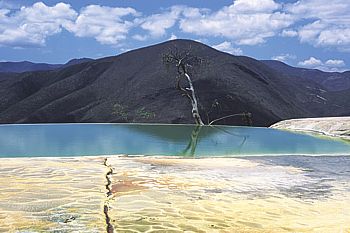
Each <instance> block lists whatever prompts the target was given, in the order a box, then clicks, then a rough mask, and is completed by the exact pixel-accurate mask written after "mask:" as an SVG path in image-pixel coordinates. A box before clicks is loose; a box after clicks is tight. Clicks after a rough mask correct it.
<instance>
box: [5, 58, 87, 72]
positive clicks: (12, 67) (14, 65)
mask: <svg viewBox="0 0 350 233" xmlns="http://www.w3.org/2000/svg"><path fill="white" fill-rule="evenodd" d="M88 61H92V59H90V58H81V59H73V60H70V61H69V62H67V63H66V64H47V63H33V62H29V61H21V62H0V72H12V73H22V72H28V71H40V70H55V69H58V68H62V67H67V66H70V65H75V64H79V63H83V62H88Z"/></svg>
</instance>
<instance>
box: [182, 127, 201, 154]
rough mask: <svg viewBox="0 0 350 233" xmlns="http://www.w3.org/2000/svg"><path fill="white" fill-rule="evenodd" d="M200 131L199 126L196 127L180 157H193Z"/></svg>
mask: <svg viewBox="0 0 350 233" xmlns="http://www.w3.org/2000/svg"><path fill="white" fill-rule="evenodd" d="M201 129H202V126H201V125H197V126H196V127H195V128H194V129H193V130H192V133H191V138H190V140H189V141H188V144H187V147H186V148H185V149H184V150H183V151H182V152H181V153H180V155H183V156H188V155H190V156H194V153H195V151H196V147H197V143H198V138H199V133H200V131H201Z"/></svg>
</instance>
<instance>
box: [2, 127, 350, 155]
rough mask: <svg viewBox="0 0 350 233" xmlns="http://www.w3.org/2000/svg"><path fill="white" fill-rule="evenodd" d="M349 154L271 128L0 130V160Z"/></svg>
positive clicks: (323, 140) (347, 146) (337, 145)
mask: <svg viewBox="0 0 350 233" xmlns="http://www.w3.org/2000/svg"><path fill="white" fill-rule="evenodd" d="M349 153H350V143H349V142H347V141H343V140H334V139H332V138H327V137H315V136H312V135H307V134H302V133H293V132H288V131H282V130H276V129H270V128H257V127H234V126H201V127H199V126H195V125H158V124H30V125H25V124H23V125H0V157H64V156H88V155H115V154H127V155H167V156H171V155H174V156H195V157H208V156H210V157H213V156H215V157H238V156H247V155H344V154H349Z"/></svg>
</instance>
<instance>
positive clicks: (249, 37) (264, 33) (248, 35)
mask: <svg viewBox="0 0 350 233" xmlns="http://www.w3.org/2000/svg"><path fill="white" fill-rule="evenodd" d="M280 7H281V6H280V5H279V4H278V3H275V2H274V1H273V0H250V1H245V0H236V1H235V2H234V3H233V4H232V5H230V6H226V7H223V8H221V9H220V10H218V11H216V12H212V13H208V12H200V11H198V12H200V14H198V12H197V14H193V15H191V16H187V17H185V18H183V19H181V20H180V28H181V30H182V31H184V32H187V33H193V34H196V35H200V36H216V37H223V38H228V39H230V40H232V41H234V42H235V43H236V44H243V45H255V44H260V43H264V42H265V40H266V38H269V37H272V36H274V35H276V34H277V33H278V32H279V31H280V30H282V29H283V28H286V27H288V26H290V25H291V24H292V23H293V22H294V17H293V16H291V15H289V14H286V13H283V12H281V11H278V9H279V8H280Z"/></svg>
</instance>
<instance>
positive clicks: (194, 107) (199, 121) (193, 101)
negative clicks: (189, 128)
mask: <svg viewBox="0 0 350 233" xmlns="http://www.w3.org/2000/svg"><path fill="white" fill-rule="evenodd" d="M185 77H186V78H187V81H188V83H189V85H190V87H189V88H186V89H187V90H188V91H191V104H192V116H193V118H194V120H195V121H196V124H198V125H204V123H203V121H202V118H201V116H200V114H199V109H198V101H197V97H196V93H195V92H194V88H193V84H192V80H191V77H190V76H189V75H188V74H187V73H185Z"/></svg>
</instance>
